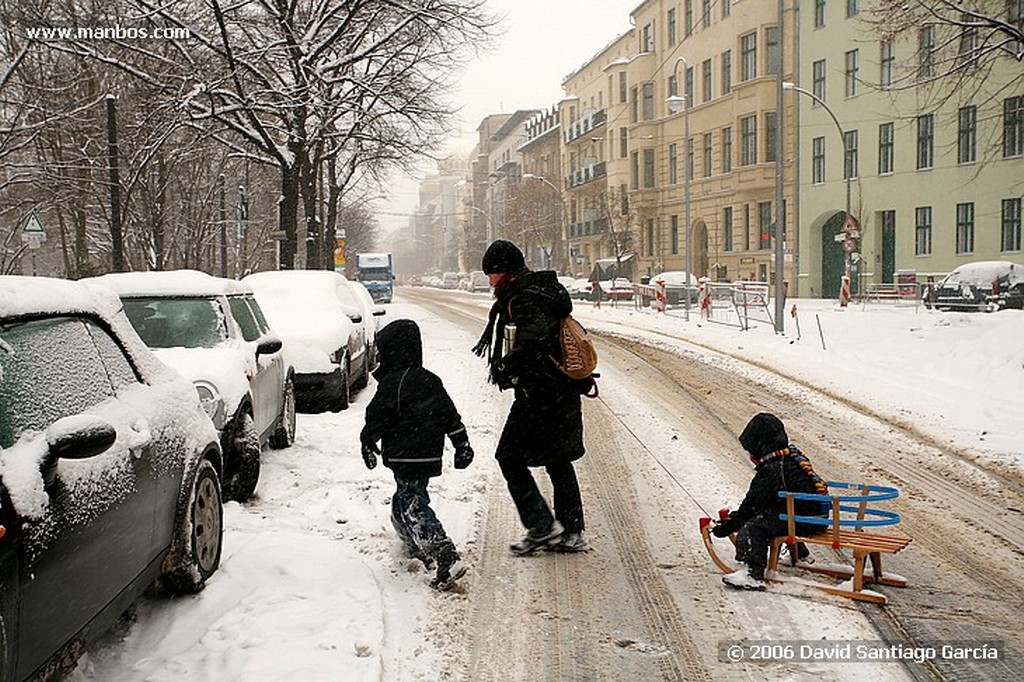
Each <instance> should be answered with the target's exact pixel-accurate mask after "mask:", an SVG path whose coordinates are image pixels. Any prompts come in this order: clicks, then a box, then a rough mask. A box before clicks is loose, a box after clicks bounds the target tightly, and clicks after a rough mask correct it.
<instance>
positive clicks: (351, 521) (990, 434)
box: [71, 289, 1024, 681]
mask: <svg viewBox="0 0 1024 682" xmlns="http://www.w3.org/2000/svg"><path fill="white" fill-rule="evenodd" d="M462 295H465V296H473V297H475V298H478V299H480V305H481V310H484V309H485V308H484V306H486V305H487V300H488V299H487V297H486V296H484V295H473V294H462ZM575 314H576V316H577V317H578V318H579V319H580V320H581V321H582V322H583V323H584V324H585V325H586V326H588V327H589V328H591V329H593V330H595V331H597V332H600V331H601V330H602V329H608V330H614V331H616V332H617V333H619V334H622V333H623V330H624V329H627V328H628V330H629V334H630V335H632V336H634V337H636V338H643V337H645V336H650V337H652V338H653V337H654V336H655V335H657V344H658V345H659V346H660V347H665V346H666V345H669V344H671V343H672V341H670V340H669V339H668V337H667V336H666V335H665V334H666V333H667V334H671V335H673V336H675V337H682V338H685V339H686V340H687V342H688V343H689V344H692V346H688V347H689V348H690V349H691V350H690V351H688V352H696V353H698V354H699V355H698V357H700V356H701V355H707V356H709V357H711V356H714V357H720V355H721V354H725V355H728V356H731V357H732V358H736V359H738V360H743V361H745V362H748V363H751V365H750V366H749V367H748V369H747V370H746V371H749V372H751V373H752V376H756V375H757V373H758V372H761V373H765V372H766V371H767V370H769V369H770V370H771V371H772V372H776V373H780V374H783V375H785V376H788V377H791V378H793V379H796V380H798V381H800V382H803V383H805V384H809V385H813V386H816V387H820V388H822V389H825V390H827V391H828V392H830V393H831V394H833V395H836V396H842V397H844V398H846V399H848V400H850V401H852V402H853V403H856V404H859V405H863V406H866V407H868V408H870V409H871V410H872V411H874V412H877V413H883V414H889V415H892V417H893V418H894V419H896V420H897V421H899V422H901V423H903V424H906V425H908V426H910V427H912V428H915V429H917V430H918V431H920V432H922V433H927V434H929V435H930V436H931V437H933V438H935V439H937V440H939V441H942V442H945V443H948V444H949V445H950V446H951V447H955V448H957V449H959V450H962V451H967V452H970V453H972V454H973V455H974V456H978V457H984V458H989V459H991V460H993V461H998V462H999V463H1000V464H1001V465H1003V466H1006V467H1009V468H1012V469H1014V470H1016V471H1024V439H1022V438H1021V436H1022V435H1024V433H1022V429H1021V426H1020V424H1021V422H1020V406H1021V405H1022V404H1024V380H1022V379H1024V312H1022V311H1003V312H998V313H992V314H984V313H939V312H935V311H931V310H926V309H925V308H923V307H915V306H914V305H913V304H893V303H872V304H870V305H866V306H865V305H862V304H851V305H850V306H849V307H847V308H840V307H839V306H838V305H837V303H836V302H835V301H828V300H809V299H795V300H790V301H787V303H786V319H785V333H784V334H776V333H775V332H774V330H773V329H772V326H771V325H768V324H764V323H758V324H755V325H754V327H753V328H751V329H749V330H747V331H743V330H741V329H739V328H736V327H731V326H725V325H718V324H710V323H708V322H707V321H706V320H703V319H702V318H701V317H700V315H698V314H696V311H694V313H693V314H691V316H690V319H689V320H685V319H683V317H682V316H681V315H680V314H679V311H675V312H674V314H670V315H664V314H658V313H656V312H654V311H652V310H636V309H634V308H633V306H632V305H631V304H627V305H623V304H619V306H618V307H611V306H609V305H608V304H605V305H602V306H601V307H600V308H599V309H595V308H594V307H593V306H592V305H591V304H590V303H579V302H578V303H577V304H576V311H575ZM398 318H411V319H414V320H416V321H417V322H418V323H419V324H420V326H421V329H422V332H423V338H424V345H425V353H424V357H425V358H426V361H425V364H426V366H427V368H428V369H431V370H433V371H434V372H435V373H437V374H438V375H439V376H440V377H441V378H442V379H443V381H444V383H445V386H446V388H447V389H448V391H449V392H450V394H451V395H452V397H453V399H454V401H455V403H456V405H457V406H458V407H459V409H460V411H461V413H462V415H463V418H464V421H465V422H466V424H467V427H468V429H469V432H470V435H471V439H472V444H473V446H474V448H475V450H476V453H477V457H476V461H475V462H474V464H473V465H472V466H471V467H470V468H469V469H467V470H464V471H457V470H455V469H453V468H452V465H451V449H450V446H449V447H448V450H447V452H446V464H445V473H444V475H443V476H441V477H440V478H436V479H433V481H432V483H431V488H430V490H431V494H432V499H433V502H434V508H435V510H436V511H437V512H438V515H439V516H440V518H441V519H442V521H443V522H444V524H445V526H446V529H447V530H448V532H449V534H450V535H451V536H452V538H453V539H454V541H455V542H456V544H457V545H458V546H459V547H465V546H467V545H471V544H472V543H474V541H475V539H476V534H477V533H478V532H479V530H480V529H479V528H478V521H479V519H480V517H481V509H480V507H481V505H482V504H483V503H484V501H485V500H486V499H487V496H486V495H485V494H483V491H485V490H486V489H487V486H491V485H500V475H499V474H497V467H496V465H495V462H494V459H493V452H494V447H495V444H496V441H497V437H498V434H499V433H500V426H501V424H502V422H503V419H504V415H505V413H506V411H507V409H508V406H509V403H510V396H508V395H507V394H502V393H499V392H498V391H497V390H496V389H495V388H494V387H493V386H491V385H489V384H488V383H487V382H486V380H485V368H484V363H483V362H482V361H481V360H479V359H477V358H476V357H475V356H473V355H472V354H471V352H470V350H469V349H470V348H471V347H472V346H473V344H474V343H475V341H476V338H477V335H478V333H479V331H476V332H469V331H466V330H464V329H462V328H461V327H455V326H453V325H451V324H449V323H447V322H445V321H444V320H442V319H440V318H438V317H437V316H436V315H433V314H428V313H427V312H426V311H425V310H424V309H423V308H421V307H418V306H415V305H413V304H411V303H409V302H403V296H402V290H401V289H398V293H397V295H396V300H395V302H394V303H392V304H390V305H388V306H387V315H386V317H385V321H387V320H392V319H398ZM680 343H681V342H680ZM599 349H600V342H599ZM605 380H607V379H605ZM374 389H375V383H374V382H373V381H371V383H370V385H369V387H368V388H366V389H365V390H363V391H362V392H360V393H359V394H358V395H357V396H356V398H355V399H354V401H353V403H352V406H351V408H350V409H348V410H346V411H344V412H340V413H337V414H332V413H327V414H316V415H306V414H302V415H299V417H298V429H297V437H296V441H295V443H294V445H293V446H292V447H290V448H288V449H286V450H281V451H271V450H266V451H265V452H264V460H263V470H262V474H261V478H260V482H259V488H258V491H257V496H256V498H255V499H254V500H252V501H250V502H248V503H245V504H239V503H236V502H231V503H228V504H227V505H226V506H225V513H224V524H225V534H224V550H223V556H222V558H221V565H220V569H219V571H218V572H217V573H216V574H215V575H214V576H213V577H212V578H211V580H210V581H209V583H208V585H207V587H206V589H205V590H204V591H203V592H201V593H199V594H197V595H194V596H190V597H186V598H178V599H174V600H170V599H167V598H165V597H158V596H153V597H150V596H147V597H144V598H143V599H142V600H140V602H139V603H138V604H137V605H136V609H135V614H134V619H133V620H132V622H131V623H129V624H128V626H127V627H126V628H123V629H122V630H121V631H119V632H117V633H116V634H114V635H111V636H109V637H108V638H107V639H106V640H104V641H102V642H100V643H99V644H98V645H96V646H94V647H92V648H91V649H90V650H89V651H88V652H87V653H86V654H85V655H84V656H83V657H82V659H81V660H80V661H79V665H78V668H77V670H76V671H75V672H74V673H72V676H71V679H73V680H78V681H82V680H104V681H117V680H142V679H145V680H172V679H174V680H179V679H189V680H219V681H223V680H285V679H290V680H304V681H306V680H339V679H343V680H354V681H360V680H386V681H398V680H406V679H417V680H433V679H437V678H438V672H437V671H438V669H439V668H438V661H440V660H442V659H444V658H446V657H449V656H451V655H452V653H453V652H447V651H444V650H442V649H441V647H440V646H439V645H437V644H436V642H437V640H438V638H437V637H435V636H434V635H435V634H436V633H435V632H433V631H432V629H433V628H436V627H437V625H436V624H437V623H438V622H439V621H438V614H439V613H442V612H443V611H444V610H445V609H446V608H447V607H448V606H450V602H449V600H452V599H466V598H468V599H472V590H471V589H470V590H469V591H468V592H466V593H464V594H445V593H438V592H435V591H433V590H431V589H430V587H429V586H428V584H427V581H428V579H429V577H430V575H429V574H428V573H426V572H425V571H424V570H422V568H420V567H419V565H418V563H416V562H413V561H410V560H407V559H404V558H403V557H402V554H401V549H400V546H399V544H398V542H397V541H396V539H395V536H394V532H393V530H392V529H391V527H390V523H389V509H390V507H389V503H390V494H391V489H392V486H393V481H392V479H391V477H390V472H388V470H387V469H384V468H383V467H378V468H376V469H374V470H372V471H368V470H367V469H366V468H365V467H364V465H363V462H362V459H361V458H360V455H359V439H358V433H359V430H360V429H361V428H362V424H363V411H364V409H365V407H366V405H367V403H368V402H369V400H370V398H371V397H372V395H373V392H374ZM637 399H638V401H642V396H638V397H637ZM671 455H672V453H666V457H668V458H670V457H671ZM736 456H737V457H739V456H741V453H739V451H738V450H737V453H736ZM580 466H581V467H585V466H586V458H584V459H583V460H582V461H581V463H580ZM682 483H683V484H684V485H686V486H687V487H688V488H689V489H690V490H695V491H705V492H704V493H702V494H705V495H707V499H705V500H703V502H704V503H705V504H704V506H705V507H706V508H708V509H717V508H719V507H722V506H735V505H736V503H737V502H738V501H739V499H741V498H742V494H743V492H744V491H743V490H736V491H734V494H732V495H728V494H726V495H716V494H715V493H708V492H706V491H708V490H716V487H715V486H702V481H700V480H685V481H682ZM584 502H585V503H586V500H585V501H584ZM509 504H511V503H509ZM694 529H695V530H694V535H695V537H696V535H697V533H696V523H695V524H694ZM514 539H515V538H508V540H514ZM503 541H504V540H503ZM708 572H709V574H711V573H713V572H714V569H713V567H712V566H711V564H710V562H709V563H708ZM477 578H479V576H476V575H475V574H474V568H473V566H472V565H470V571H469V573H468V575H467V577H466V578H464V580H469V581H470V582H471V583H472V581H473V580H475V579H477ZM722 589H725V588H724V587H723V588H722ZM749 596H750V597H751V598H755V599H757V598H765V595H755V594H751V595H749ZM780 598H784V597H780ZM824 599H825V600H826V603H827V600H828V599H829V598H828V597H826V598H824ZM831 599H836V598H831ZM792 601H793V602H794V605H793V606H792V607H790V609H789V610H790V612H791V613H793V612H795V613H797V614H803V615H804V616H806V617H807V618H808V619H812V620H813V619H819V620H820V619H823V618H826V617H827V618H831V619H839V626H840V628H842V629H844V630H845V631H846V632H847V633H853V634H852V635H850V638H856V637H860V638H864V639H877V638H878V636H877V634H874V633H873V632H872V631H871V630H870V626H869V625H868V624H867V623H866V621H865V620H864V617H863V616H862V615H861V614H860V612H859V611H857V610H855V609H831V610H829V609H825V611H824V613H826V614H827V615H825V616H823V615H822V610H821V609H820V608H815V607H812V606H803V605H802V604H805V603H811V604H815V603H816V602H813V601H811V602H805V601H801V600H792ZM833 625H834V623H833ZM726 636H728V635H727V634H726V633H723V637H726ZM398 661H400V662H401V664H400V665H398V664H396V662H398ZM722 665H723V666H724V665H726V664H722ZM861 672H862V673H864V674H865V675H866V674H868V671H867V670H864V671H857V670H855V669H851V668H849V667H847V668H845V669H844V673H843V674H844V675H848V676H850V677H848V678H847V679H855V678H856V677H858V676H859V674H860V673H861ZM879 672H880V671H879V670H878V669H877V667H876V668H873V669H872V670H871V671H870V674H871V675H873V676H875V677H876V678H877V677H879ZM723 674H725V673H724V671H723ZM884 677H885V675H882V678H884ZM897 677H898V676H897ZM894 679H895V678H894Z"/></svg>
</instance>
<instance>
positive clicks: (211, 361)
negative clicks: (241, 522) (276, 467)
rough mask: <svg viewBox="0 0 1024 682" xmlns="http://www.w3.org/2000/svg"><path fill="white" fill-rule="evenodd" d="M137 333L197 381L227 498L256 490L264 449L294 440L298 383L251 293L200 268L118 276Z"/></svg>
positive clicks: (102, 279) (102, 280) (110, 279)
mask: <svg viewBox="0 0 1024 682" xmlns="http://www.w3.org/2000/svg"><path fill="white" fill-rule="evenodd" d="M89 281H92V282H96V283H97V284H102V285H103V286H106V287H109V288H111V289H113V290H114V291H115V292H116V293H117V294H118V296H120V297H121V301H122V302H123V303H124V310H125V313H127V315H128V319H129V320H131V322H132V325H134V327H135V330H136V331H137V332H138V333H139V336H141V337H142V340H143V341H145V342H146V345H147V346H149V347H150V348H151V349H152V350H153V351H154V352H155V353H156V356H157V357H158V358H160V359H161V360H162V361H164V362H165V363H167V364H168V365H170V366H171V367H173V368H174V369H176V370H178V371H179V372H180V373H181V374H182V375H184V376H185V378H186V379H190V380H191V381H192V383H193V384H195V387H196V390H197V391H198V392H199V397H200V400H201V402H202V404H203V407H204V408H205V409H206V411H207V413H208V414H209V415H210V418H211V419H212V420H213V424H214V426H216V427H217V430H218V431H219V432H220V437H221V448H222V449H223V451H224V478H223V481H222V484H223V487H224V497H225V498H227V499H230V500H238V501H240V502H244V501H245V500H248V499H249V498H250V497H252V495H253V494H254V493H255V492H256V485H257V483H258V481H259V475H260V452H261V451H262V449H263V446H264V445H265V444H267V443H269V444H270V446H271V447H273V448H286V447H288V446H290V445H291V444H292V442H293V441H294V440H295V385H294V378H293V372H292V368H291V367H290V366H289V365H288V364H286V362H285V359H284V353H282V352H281V339H280V338H279V337H278V336H277V334H275V333H274V332H273V331H271V329H270V327H269V326H268V324H267V321H266V318H265V317H264V316H263V312H262V311H261V310H260V307H259V304H258V303H257V302H256V299H255V296H254V295H253V292H252V288H251V287H249V286H248V285H245V284H242V283H240V282H237V281H235V280H232V279H224V278H220V277H213V276H211V275H208V274H206V273H203V272H199V271H197V270H169V271H162V272H125V273H112V274H109V275H101V276H99V277H95V278H91V279H90V280H89Z"/></svg>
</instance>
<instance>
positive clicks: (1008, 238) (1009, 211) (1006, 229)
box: [1001, 198, 1021, 251]
mask: <svg viewBox="0 0 1024 682" xmlns="http://www.w3.org/2000/svg"><path fill="white" fill-rule="evenodd" d="M1020 205H1021V200H1020V199H1019V198H1017V199H1003V234H1002V240H1001V242H1002V246H1003V251H1020V242H1021V215H1020Z"/></svg>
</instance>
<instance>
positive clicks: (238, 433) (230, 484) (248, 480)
mask: <svg viewBox="0 0 1024 682" xmlns="http://www.w3.org/2000/svg"><path fill="white" fill-rule="evenodd" d="M229 428H230V429H231V431H230V433H231V440H230V441H229V443H228V456H227V457H226V458H225V460H226V461H225V464H224V497H225V499H228V500H237V501H238V502H245V501H246V500H248V499H249V498H250V497H252V496H253V493H255V492H256V484H257V483H258V482H259V479H260V434H259V432H258V431H257V430H256V423H255V422H254V421H253V420H252V415H250V414H249V413H248V412H241V413H240V414H239V415H238V416H237V417H235V419H234V422H233V425H232V426H231V427H229Z"/></svg>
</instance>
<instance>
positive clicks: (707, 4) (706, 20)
mask: <svg viewBox="0 0 1024 682" xmlns="http://www.w3.org/2000/svg"><path fill="white" fill-rule="evenodd" d="M702 5H703V7H704V9H703V14H702V15H701V17H700V25H701V26H703V27H704V28H711V0H703V3H702Z"/></svg>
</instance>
